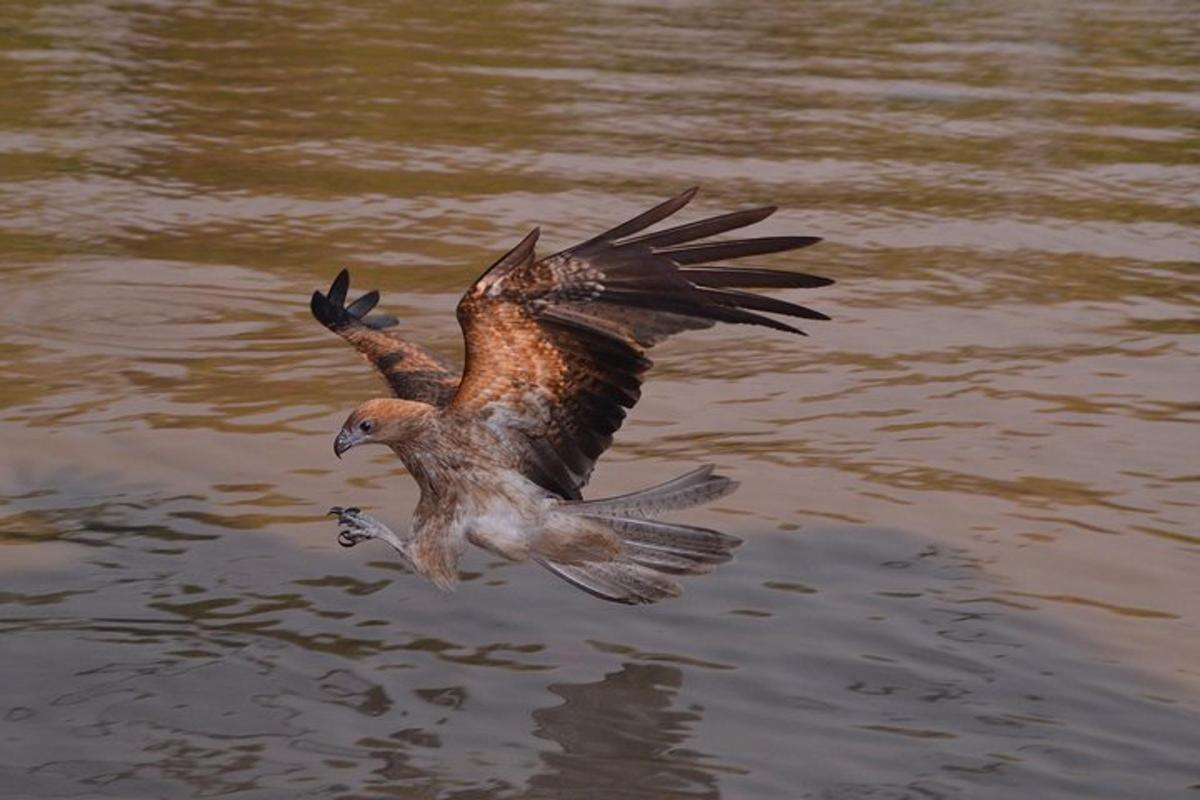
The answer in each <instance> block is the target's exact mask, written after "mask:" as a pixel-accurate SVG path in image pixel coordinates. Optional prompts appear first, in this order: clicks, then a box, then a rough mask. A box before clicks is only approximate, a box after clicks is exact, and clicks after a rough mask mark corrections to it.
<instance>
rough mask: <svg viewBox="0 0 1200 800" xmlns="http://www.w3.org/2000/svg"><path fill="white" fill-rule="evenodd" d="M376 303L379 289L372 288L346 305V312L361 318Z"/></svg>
mask: <svg viewBox="0 0 1200 800" xmlns="http://www.w3.org/2000/svg"><path fill="white" fill-rule="evenodd" d="M377 305H379V290H378V289H372V290H371V291H369V292H367V293H366V294H364V295H363V296H362V297H360V298H358V299H357V300H355V301H354V302H353V303H351V304H350V305H348V306H346V313H347V314H349V315H350V316H352V317H358V318H359V319H362V318H363V317H365V316H366V315H367V314H368V313H370V311H371V309H373V308H374V307H375V306H377Z"/></svg>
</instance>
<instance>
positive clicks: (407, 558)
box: [329, 506, 418, 572]
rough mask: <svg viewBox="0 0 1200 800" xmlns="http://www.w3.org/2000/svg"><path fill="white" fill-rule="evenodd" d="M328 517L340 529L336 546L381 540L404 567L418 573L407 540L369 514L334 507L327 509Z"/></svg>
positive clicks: (349, 545) (360, 510) (348, 545)
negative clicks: (334, 517) (335, 518)
mask: <svg viewBox="0 0 1200 800" xmlns="http://www.w3.org/2000/svg"><path fill="white" fill-rule="evenodd" d="M329 516H336V517H337V518H338V527H339V528H341V530H340V531H338V544H340V545H341V546H342V547H354V545H356V544H358V543H359V542H365V541H366V540H368V539H382V540H383V541H385V542H387V543H388V544H390V545H391V546H392V547H393V548H394V549H395V551H396V552H397V553H399V554H400V558H401V559H402V560H403V561H404V565H405V566H406V567H408V568H409V569H411V570H413V571H414V572H417V571H418V570H417V568H416V566H415V565H414V564H413V559H412V554H411V552H410V550H409V546H410V544H411V542H410V541H409V540H408V539H407V538H402V537H400V536H399V535H397V534H396V532H395V531H393V530H392V529H391V528H389V527H388V526H387V525H385V524H384V523H383V522H380V521H379V520H377V519H375V518H374V517H372V516H371V515H370V514H365V513H363V511H362V509H358V508H342V507H341V506H334V507H333V508H331V509H329Z"/></svg>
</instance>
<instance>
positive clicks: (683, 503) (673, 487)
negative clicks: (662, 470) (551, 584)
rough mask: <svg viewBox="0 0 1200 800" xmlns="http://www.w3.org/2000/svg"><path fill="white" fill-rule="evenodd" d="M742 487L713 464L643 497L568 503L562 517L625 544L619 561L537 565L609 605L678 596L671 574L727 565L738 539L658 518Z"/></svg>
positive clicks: (695, 572) (638, 494) (645, 492)
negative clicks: (604, 530) (568, 516)
mask: <svg viewBox="0 0 1200 800" xmlns="http://www.w3.org/2000/svg"><path fill="white" fill-rule="evenodd" d="M736 488H737V483H736V482H735V481H732V480H730V479H729V478H726V477H723V476H721V475H715V474H713V468H712V467H711V466H705V467H701V468H700V469H697V470H694V471H692V472H689V473H688V474H686V475H682V476H680V477H678V478H675V479H674V480H670V481H667V482H666V483H661V484H659V485H657V486H652V487H650V488H649V489H643V490H641V491H640V492H633V493H631V494H625V495H620V496H618V497H606V498H603V499H600V500H588V501H573V502H567V503H563V504H562V505H561V506H559V508H558V509H557V510H558V511H561V512H565V513H568V514H571V515H574V516H579V517H583V518H586V519H588V520H590V521H592V522H594V523H599V524H600V525H602V526H604V527H606V528H607V529H609V530H610V531H612V532H613V533H615V534H616V535H617V536H618V537H619V538H620V540H621V544H622V547H621V555H620V556H619V557H618V558H615V559H608V560H596V561H586V560H585V561H577V562H570V563H565V562H560V561H553V560H550V559H546V558H539V559H537V560H538V563H540V564H541V565H542V566H544V567H545V568H546V569H548V570H550V571H551V572H553V573H554V574H555V575H557V576H558V577H560V578H562V579H563V580H565V581H567V582H568V583H570V584H572V585H574V586H576V587H578V588H580V589H582V590H583V591H585V592H588V593H589V594H593V595H595V596H596V597H599V598H602V599H604V600H611V601H613V602H616V603H627V604H631V605H636V604H642V603H654V602H657V601H659V600H663V599H665V598H668V597H675V596H676V595H678V594H679V591H680V588H679V584H678V583H676V582H675V581H674V580H672V579H671V578H670V577H669V576H671V575H702V574H705V573H708V572H712V571H713V569H715V568H716V566H717V565H718V564H723V563H725V562H726V561H729V560H730V559H731V558H732V557H733V554H732V550H733V548H735V547H737V546H738V545H739V544H741V539H738V538H737V537H734V536H730V535H728V534H725V533H721V532H719V531H714V530H709V529H708V528H697V527H694V526H691V525H678V524H675V523H670V522H662V521H660V520H657V519H655V517H657V516H659V515H661V514H664V513H666V512H668V511H676V510H679V509H684V508H691V507H693V506H698V505H701V504H703V503H707V502H710V501H712V500H716V499H717V498H720V497H724V496H725V495H727V494H729V493H730V492H732V491H733V490H734V489H736Z"/></svg>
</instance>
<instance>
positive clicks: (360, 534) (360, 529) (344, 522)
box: [329, 506, 390, 547]
mask: <svg viewBox="0 0 1200 800" xmlns="http://www.w3.org/2000/svg"><path fill="white" fill-rule="evenodd" d="M329 516H335V517H337V521H338V527H339V528H341V530H340V531H338V538H337V540H338V544H340V545H341V546H342V547H354V545H356V544H358V543H359V542H365V541H366V540H367V539H380V538H385V537H384V535H383V534H384V533H385V532H389V533H390V530H389V528H388V527H387V526H386V525H384V524H383V523H382V522H380V521H379V520H377V519H375V518H374V517H372V516H371V515H370V514H364V513H363V511H362V509H360V508H353V507H351V508H342V507H341V506H334V507H333V508H331V509H329Z"/></svg>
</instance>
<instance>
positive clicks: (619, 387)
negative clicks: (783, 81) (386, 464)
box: [450, 189, 832, 499]
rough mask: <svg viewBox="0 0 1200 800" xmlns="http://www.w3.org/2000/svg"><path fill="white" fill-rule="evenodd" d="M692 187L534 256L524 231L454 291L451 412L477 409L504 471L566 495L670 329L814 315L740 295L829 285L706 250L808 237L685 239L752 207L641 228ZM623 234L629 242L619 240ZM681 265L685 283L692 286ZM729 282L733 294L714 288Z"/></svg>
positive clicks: (532, 240) (632, 398)
mask: <svg viewBox="0 0 1200 800" xmlns="http://www.w3.org/2000/svg"><path fill="white" fill-rule="evenodd" d="M694 194H695V189H689V190H688V191H686V192H684V193H682V194H680V195H678V196H677V197H674V198H672V199H670V200H668V201H666V202H664V203H661V204H659V205H658V206H655V207H654V208H652V209H650V210H649V211H646V212H644V213H642V214H640V215H638V216H637V217H635V218H633V219H631V220H629V221H628V222H625V223H622V224H621V225H618V226H616V227H615V228H613V229H611V230H609V231H607V232H605V233H602V234H600V235H599V236H596V237H593V238H592V239H589V240H587V241H586V242H583V243H581V244H578V245H576V246H574V247H572V248H570V249H568V250H564V251H562V252H560V253H556V254H555V255H553V256H550V257H548V258H544V259H542V260H540V261H539V260H536V259H535V257H534V245H535V244H536V242H537V238H538V231H537V230H534V231H533V232H531V233H530V234H529V235H528V236H526V237H525V239H523V240H522V241H521V243H520V244H518V245H517V246H516V247H515V248H513V249H512V250H511V251H510V252H509V253H507V254H506V255H505V256H504V257H502V258H501V259H500V260H499V261H497V262H496V263H495V264H494V265H493V266H492V267H491V268H490V269H488V271H487V272H485V273H484V274H483V276H481V277H480V278H479V280H478V281H476V282H475V284H474V285H473V286H472V287H471V289H469V290H468V291H467V293H466V294H465V295H464V296H463V298H462V300H461V301H460V303H459V306H458V320H459V324H460V325H461V326H462V329H463V336H464V339H465V340H466V348H467V360H466V369H465V371H464V375H463V379H462V383H461V384H460V386H459V388H458V391H457V393H456V394H455V396H454V398H453V400H452V401H451V403H450V408H451V410H455V411H461V412H465V413H469V414H472V415H476V416H478V417H479V418H481V419H482V420H483V422H484V424H486V425H487V426H488V427H489V428H491V429H492V431H493V432H494V433H495V434H496V435H497V436H498V437H499V438H500V439H501V441H502V442H504V445H505V450H506V457H507V458H509V460H510V461H511V463H512V466H513V467H514V468H516V469H520V470H522V471H523V473H524V474H525V475H526V476H528V477H529V478H530V479H531V480H534V481H536V482H537V483H538V484H540V485H541V486H543V487H544V488H546V489H547V490H549V491H552V492H555V493H556V494H558V495H560V496H562V497H566V498H572V499H576V498H578V497H579V496H580V494H579V490H580V488H581V487H582V486H583V485H584V484H585V483H586V482H587V480H588V477H589V476H590V474H591V471H592V467H593V465H594V464H595V461H596V459H597V458H599V456H600V454H601V453H602V452H604V450H605V449H607V448H608V446H609V444H610V443H611V442H612V436H613V434H614V433H615V432H616V431H617V429H618V428H620V426H621V423H622V421H623V420H624V418H625V410H626V409H628V408H631V407H632V406H633V405H634V404H635V403H636V402H637V400H638V397H639V396H640V392H641V388H640V387H641V382H642V376H643V374H644V373H645V372H646V370H647V369H649V367H650V362H649V361H648V360H647V359H646V358H645V355H644V351H645V349H646V348H648V347H650V346H651V345H653V344H655V343H656V342H658V341H661V340H662V339H663V338H666V337H667V336H670V335H671V334H674V333H678V332H680V331H684V330H690V329H696V328H706V327H709V326H712V325H714V324H716V323H717V322H738V323H746V324H753V325H760V326H764V327H771V328H776V329H779V330H785V331H790V332H794V333H802V332H801V331H799V330H797V329H795V328H793V327H792V326H790V325H788V324H786V323H783V322H780V321H778V320H776V319H774V318H772V317H767V316H764V315H762V314H759V313H756V311H767V312H770V313H775V314H783V315H785V316H791V317H803V318H809V319H825V318H826V317H825V316H824V315H823V314H820V313H818V312H815V311H812V310H811V309H807V308H804V307H803V306H798V305H795V304H792V303H788V302H785V301H782V300H774V299H769V298H764V297H762V296H760V295H756V294H751V293H748V292H743V291H740V290H739V289H741V288H746V287H756V286H775V287H780V286H783V287H807V286H819V285H825V284H827V283H832V281H828V280H827V279H824V278H816V277H814V276H811V275H795V277H794V278H792V277H789V276H791V275H792V273H786V272H779V271H775V270H763V269H758V270H737V269H729V268H724V267H712V266H709V267H705V268H703V269H681V268H680V264H708V263H709V262H711V261H712V260H714V259H717V258H720V259H731V258H741V257H744V256H749V255H761V254H764V253H774V252H781V251H785V250H794V249H797V248H800V247H807V246H809V245H811V244H814V243H815V242H816V241H818V240H817V239H815V238H813V237H767V238H760V239H741V240H733V241H718V242H704V243H698V244H697V243H695V240H696V239H700V238H704V237H707V236H711V235H713V234H716V233H723V232H726V231H730V230H734V229H736V228H740V227H744V226H746V225H749V224H752V223H754V222H758V221H760V220H762V219H764V218H766V217H767V216H769V215H770V214H771V213H772V212H773V211H774V209H773V208H760V209H750V210H748V211H741V212H734V213H732V214H725V215H722V216H720V217H713V218H710V219H706V220H700V221H699V222H693V223H689V224H687V225H683V226H679V227H676V228H670V229H668V230H665V231H659V232H655V233H648V234H642V235H640V236H635V234H639V233H641V231H643V230H645V229H646V228H648V227H650V226H651V225H653V224H655V223H656V222H659V221H661V220H663V219H665V218H666V217H668V216H670V215H671V214H673V213H675V212H676V211H678V210H679V209H680V208H682V207H683V206H684V205H686V204H687V202H688V201H689V200H691V198H692V196H693V195H694ZM631 237H632V238H631ZM689 273H691V274H693V275H694V276H695V278H697V280H695V281H693V280H692V279H691V276H690V275H689ZM726 287H738V289H732V288H726Z"/></svg>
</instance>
